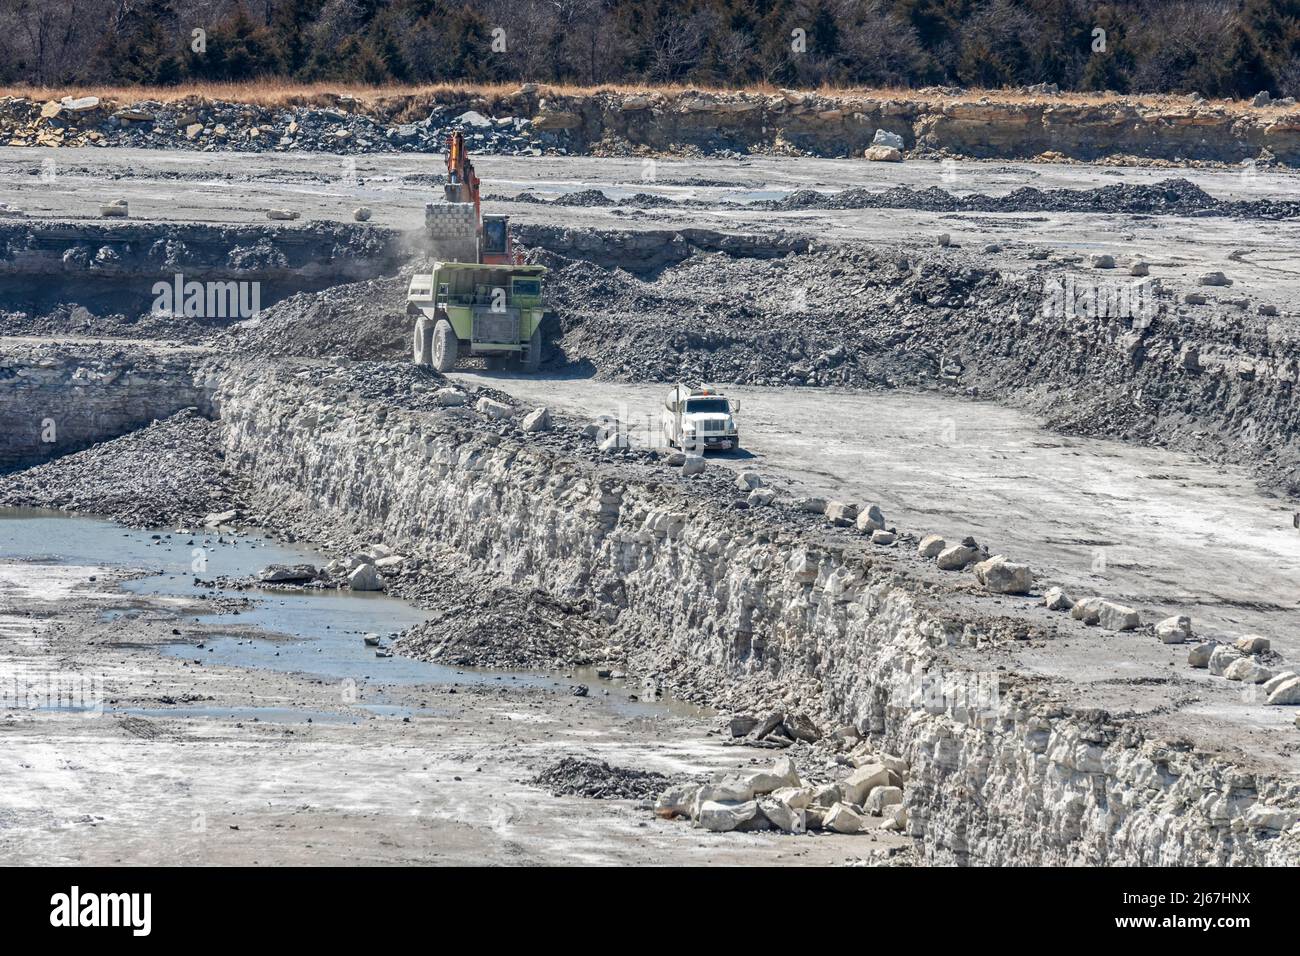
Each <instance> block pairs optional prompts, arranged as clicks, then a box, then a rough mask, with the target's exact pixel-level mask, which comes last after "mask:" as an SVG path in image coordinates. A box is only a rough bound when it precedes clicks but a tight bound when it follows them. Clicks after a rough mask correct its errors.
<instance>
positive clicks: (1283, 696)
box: [1268, 677, 1300, 705]
mask: <svg viewBox="0 0 1300 956" xmlns="http://www.w3.org/2000/svg"><path fill="white" fill-rule="evenodd" d="M1268 703H1270V704H1285V705H1293V704H1300V677H1292V678H1290V679H1289V680H1285V681H1283V682H1282V683H1280V684H1278V685H1277V686H1276V687H1274V688H1273V691H1272V692H1271V693H1270V694H1269V695H1268Z"/></svg>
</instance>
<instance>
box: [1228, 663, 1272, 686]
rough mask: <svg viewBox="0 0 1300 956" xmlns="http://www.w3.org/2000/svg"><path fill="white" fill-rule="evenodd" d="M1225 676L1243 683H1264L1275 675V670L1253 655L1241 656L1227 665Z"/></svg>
mask: <svg viewBox="0 0 1300 956" xmlns="http://www.w3.org/2000/svg"><path fill="white" fill-rule="evenodd" d="M1223 676H1224V677H1226V678H1227V679H1228V680H1239V681H1241V682H1242V683H1243V684H1262V683H1264V682H1265V681H1266V680H1268V679H1269V678H1271V677H1272V676H1273V672H1272V671H1271V670H1269V669H1268V668H1267V667H1265V666H1264V665H1263V664H1261V663H1260V662H1259V661H1257V660H1255V658H1253V657H1239V658H1237V659H1236V660H1235V661H1233V662H1232V663H1231V664H1229V665H1228V666H1227V668H1226V669H1225V670H1224V672H1223Z"/></svg>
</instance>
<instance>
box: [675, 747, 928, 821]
mask: <svg viewBox="0 0 1300 956" xmlns="http://www.w3.org/2000/svg"><path fill="white" fill-rule="evenodd" d="M848 729H849V730H852V728H848ZM856 737H857V735H856V732H853V736H852V737H851V738H850V737H845V738H844V740H845V743H848V742H849V740H856ZM843 764H844V767H843V771H844V772H842V773H841V774H839V775H837V778H836V779H835V780H833V781H831V782H828V783H823V784H819V785H809V784H807V783H805V782H804V781H803V780H802V779H801V778H800V776H799V773H798V771H797V770H796V769H795V764H794V761H793V760H791V759H789V758H788V757H783V758H781V759H780V760H777V761H776V763H775V764H773V765H772V767H771V768H770V769H767V770H758V771H752V772H748V773H745V772H740V773H727V774H719V775H718V776H716V777H715V778H714V779H713V780H711V781H710V782H708V783H704V784H695V783H688V784H683V785H679V786H675V787H672V788H670V789H667V790H665V791H664V792H663V793H661V794H660V795H659V798H658V800H657V801H656V802H655V810H656V812H657V813H658V814H659V815H660V816H664V817H684V818H687V819H689V820H691V822H692V823H694V824H695V826H697V827H701V828H703V829H705V830H712V831H715V832H726V831H729V830H739V831H748V830H780V831H781V832H783V833H796V834H797V833H807V832H808V831H810V830H826V831H829V832H833V833H864V832H866V831H867V830H868V829H871V828H873V827H874V828H876V829H881V830H904V829H906V827H907V809H906V807H905V806H904V802H903V787H904V783H905V781H906V779H907V773H908V767H907V763H906V762H905V761H904V760H902V759H900V758H898V757H895V756H892V755H889V754H880V755H877V754H876V753H875V751H874V750H873V748H872V747H871V745H870V744H868V743H858V744H857V745H856V746H855V747H853V749H852V750H851V751H850V752H849V753H848V754H847V755H846V756H845V757H844V759H843ZM873 817H874V818H875V819H872V818H873Z"/></svg>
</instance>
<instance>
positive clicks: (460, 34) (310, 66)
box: [0, 0, 1300, 97]
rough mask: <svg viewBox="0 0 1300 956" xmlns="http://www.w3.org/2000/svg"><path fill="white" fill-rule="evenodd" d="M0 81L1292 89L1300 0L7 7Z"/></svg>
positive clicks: (534, 0) (258, 1)
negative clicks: (267, 80)
mask: <svg viewBox="0 0 1300 956" xmlns="http://www.w3.org/2000/svg"><path fill="white" fill-rule="evenodd" d="M2 6H3V9H0V82H3V83H6V84H15V83H26V84H32V85H61V84H74V83H86V82H90V83H98V84H114V85H118V84H121V85H136V84H139V85H170V84H178V83H183V82H187V81H231V80H235V81H243V80H252V79H258V78H278V79H284V80H290V81H304V82H315V81H327V82H340V83H360V84H384V83H430V82H441V81H469V82H509V81H534V82H550V83H570V84H580V85H598V84H608V83H618V84H641V83H647V84H657V83H680V84H693V85H700V86H710V87H741V86H748V85H753V84H772V85H777V86H787V87H788V86H795V87H815V86H821V85H829V86H900V87H919V86H932V85H959V86H968V87H983V88H1000V87H1017V86H1026V85H1033V84H1038V83H1044V82H1049V83H1055V84H1058V85H1059V86H1060V87H1061V88H1062V89H1065V90H1115V91H1119V92H1123V93H1130V92H1133V93H1142V92H1181V93H1187V92H1193V91H1195V92H1200V93H1202V94H1204V95H1206V96H1211V97H1220V96H1249V95H1252V94H1254V93H1256V92H1257V91H1259V90H1262V89H1266V90H1269V91H1270V92H1271V93H1272V94H1273V95H1275V96H1287V95H1297V94H1300V0H1120V2H1096V0H1019V2H1015V0H4V2H3V5H2Z"/></svg>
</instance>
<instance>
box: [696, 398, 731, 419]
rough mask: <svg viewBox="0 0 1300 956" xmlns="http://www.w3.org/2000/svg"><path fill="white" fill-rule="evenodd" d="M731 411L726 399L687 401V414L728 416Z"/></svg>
mask: <svg viewBox="0 0 1300 956" xmlns="http://www.w3.org/2000/svg"><path fill="white" fill-rule="evenodd" d="M730 411H731V409H730V408H728V407H727V400H726V399H725V398H688V399H687V400H686V414H688V415H690V414H694V413H696V412H704V413H706V414H722V415H726V414H728V413H729V412H730Z"/></svg>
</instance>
